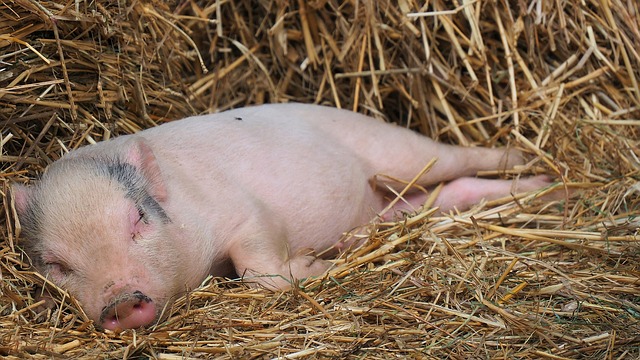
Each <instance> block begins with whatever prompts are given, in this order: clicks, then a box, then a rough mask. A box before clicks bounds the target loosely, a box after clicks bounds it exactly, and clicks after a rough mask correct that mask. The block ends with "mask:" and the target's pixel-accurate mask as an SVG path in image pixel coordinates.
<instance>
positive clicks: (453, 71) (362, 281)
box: [0, 0, 640, 359]
mask: <svg viewBox="0 0 640 360" xmlns="http://www.w3.org/2000/svg"><path fill="white" fill-rule="evenodd" d="M639 10H640V9H639V6H638V3H637V2H636V1H632V0H609V1H606V0H602V1H596V0H583V1H578V0H564V1H542V0H538V1H526V0H521V1H505V0H496V1H482V0H480V1H456V2H449V1H439V0H436V1H428V2H426V3H425V4H422V3H418V2H414V1H410V0H400V1H386V0H380V1H367V0H362V1H344V2H342V1H337V0H324V1H322V0H318V1H308V2H304V1H301V0H300V1H285V0H276V1H269V0H262V1H246V0H245V1H240V0H238V1H235V0H228V1H224V0H221V1H217V2H216V1H213V0H204V1H195V0H194V1H188V0H177V1H170V2H161V1H136V0H119V1H115V0H113V1H108V0H96V1H84V0H77V1H71V0H66V1H64V0H57V1H36V0H18V1H11V0H5V1H3V2H2V3H0V128H1V129H2V138H1V142H0V143H1V144H2V153H1V154H0V156H1V160H2V161H1V162H0V164H1V166H2V177H1V180H2V196H3V203H2V204H3V209H4V211H3V212H2V223H3V224H4V226H3V238H4V240H3V243H2V247H1V252H0V255H1V256H2V258H1V262H0V264H1V267H0V268H1V269H2V273H1V275H2V281H1V282H0V284H1V287H0V299H1V301H0V306H1V308H0V309H1V318H0V326H1V329H0V355H3V356H7V357H8V358H13V359H17V358H36V359H40V358H47V359H51V358H55V359H57V358H79V357H86V358H147V357H152V358H162V359H172V358H181V357H186V358H276V357H286V358H292V359H293V358H309V357H310V358H314V357H318V358H326V357H335V358H353V359H360V358H368V359H386V358H391V357H412V358H455V359H458V358H461V359H466V358H510V359H511V358H520V359H529V358H549V359H567V358H598V359H622V358H631V359H633V358H638V357H640V332H639V329H640V325H639V320H640V269H639V266H638V264H640V261H639V260H640V244H639V243H638V241H639V239H640V236H639V234H638V229H639V224H640V221H639V219H638V217H637V214H638V212H639V211H640V201H639V200H638V199H639V194H640V159H639V157H640V151H639V150H638V145H639V144H638V142H639V136H638V135H639V129H640V88H639V87H638V81H639V78H640V71H639V70H638V69H640V56H639V54H638V49H640V18H639V17H638V11H639ZM283 101H298V102H304V103H322V104H329V105H333V106H339V107H343V108H348V109H353V110H355V111H359V112H362V113H366V114H370V115H373V116H374V117H378V118H382V119H385V120H387V121H393V122H397V123H399V124H402V125H406V126H410V127H412V128H414V129H415V130H416V131H420V132H422V133H424V134H426V135H428V136H431V137H433V138H438V139H440V140H441V141H444V142H449V143H454V144H460V145H465V146H507V145H508V146H515V147H518V148H521V149H523V150H524V151H525V152H526V153H527V154H528V156H529V158H530V159H531V161H530V162H529V163H528V164H527V165H526V166H523V167H522V168H520V169H517V170H518V172H520V173H522V174H524V175H526V174H533V173H539V172H547V173H550V174H553V175H554V176H556V177H557V178H558V185H557V186H558V187H560V188H561V189H562V191H565V193H566V194H572V195H570V196H566V197H565V199H564V200H562V201H555V202H544V201H541V200H536V197H538V196H539V195H540V194H532V195H530V196H528V197H525V198H521V199H518V200H517V201H514V200H513V199H505V200H504V201H497V202H493V203H488V204H481V205H480V206H478V207H476V208H474V209H472V210H471V211H469V212H465V213H455V214H454V213H452V214H450V215H447V216H436V215H434V213H433V212H431V211H428V210H427V211H423V212H421V213H418V214H409V215H407V217H406V218H405V219H403V220H402V221H400V222H398V223H384V224H378V225H375V226H368V227H369V229H370V231H371V232H372V236H371V239H370V241H368V242H367V243H366V244H365V245H364V246H363V248H361V249H354V250H353V251H351V252H349V253H348V254H345V256H343V257H342V258H341V259H339V260H337V261H336V267H335V269H333V270H332V271H331V272H330V274H329V276H327V277H325V278H323V279H317V280H311V281H307V282H304V283H302V284H300V287H299V289H296V290H292V291H289V292H285V293H277V294H273V293H270V292H267V291H262V290H256V289H250V288H249V287H247V286H245V285H243V284H241V283H238V282H236V281H231V280H225V279H212V280H211V281H210V282H209V283H208V284H207V285H206V286H204V287H202V288H201V289H198V290H195V291H193V292H191V293H189V294H188V295H187V296H185V297H183V298H181V299H180V300H179V301H178V302H177V303H176V304H175V306H174V307H172V308H171V309H167V311H168V312H169V315H170V317H169V318H168V319H167V320H166V321H164V322H162V323H159V324H158V325H157V326H155V327H153V328H151V329H148V330H138V331H125V332H122V333H117V334H116V333H109V332H107V333H104V332H97V331H96V330H95V329H94V327H93V325H92V324H91V323H90V322H89V321H87V320H86V318H85V316H84V315H83V313H82V311H81V308H80V307H79V306H78V304H77V303H76V302H75V301H74V300H73V299H72V298H69V297H68V295H66V294H65V293H64V291H62V290H57V289H55V288H54V287H53V286H52V285H51V284H47V285H46V286H47V288H49V289H50V290H51V291H53V292H54V294H55V299H56V301H57V302H58V304H57V306H56V307H54V308H53V309H50V310H42V309H41V308H40V307H39V305H40V304H39V303H38V302H37V301H36V300H34V294H33V289H34V288H35V287H36V286H37V285H43V284H44V283H45V280H44V279H42V278H41V277H40V276H39V275H37V274H36V273H34V272H32V270H31V269H30V268H29V266H28V261H27V260H26V259H25V257H24V256H23V255H22V254H21V252H20V250H19V245H20V239H19V237H17V233H18V228H17V223H16V222H15V212H14V209H13V207H12V205H11V202H10V201H9V200H8V198H7V196H8V188H9V186H8V184H9V182H10V181H17V182H25V181H27V180H28V179H32V178H34V177H36V175H37V174H38V173H39V172H41V171H42V170H43V169H44V167H45V166H46V165H47V164H49V163H50V162H52V161H54V160H55V159H57V158H59V157H60V156H61V155H62V154H63V153H64V152H66V151H67V149H72V148H75V147H78V146H81V145H84V144H87V143H92V142H96V141H101V140H104V139H107V138H109V137H111V136H114V135H117V134H123V133H131V132H135V131H137V130H140V129H142V128H147V127H150V126H153V125H155V124H158V123H162V122H165V121H170V120H173V119H177V118H181V117H184V116H186V115H192V114H199V113H206V112H211V111H218V110H224V109H228V108H231V107H238V106H243V105H246V104H254V103H264V102H283ZM372 141H373V139H372ZM417 156H418V155H417ZM486 175H491V176H496V175H497V176H516V174H515V173H511V174H486ZM570 189H573V192H572V193H569V192H568V190H570ZM365 226H367V225H365Z"/></svg>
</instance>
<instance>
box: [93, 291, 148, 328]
mask: <svg viewBox="0 0 640 360" xmlns="http://www.w3.org/2000/svg"><path fill="white" fill-rule="evenodd" d="M155 319H156V305H155V304H154V302H153V300H152V299H151V298H150V297H148V296H146V295H145V294H143V293H141V292H140V291H135V292H134V293H129V294H122V295H120V296H118V298H117V299H116V300H115V301H114V302H112V303H111V304H110V305H109V306H107V307H105V308H104V309H103V310H102V315H100V325H101V326H102V327H103V328H104V329H109V330H115V329H117V328H120V329H135V328H139V327H142V326H146V325H149V324H151V323H153V321H154V320H155Z"/></svg>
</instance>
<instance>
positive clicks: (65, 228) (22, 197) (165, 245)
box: [13, 139, 189, 329]
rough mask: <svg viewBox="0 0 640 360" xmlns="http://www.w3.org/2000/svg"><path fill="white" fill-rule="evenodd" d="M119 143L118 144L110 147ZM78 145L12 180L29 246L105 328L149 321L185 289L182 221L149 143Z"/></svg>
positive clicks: (45, 269) (51, 274) (33, 255)
mask: <svg viewBox="0 0 640 360" xmlns="http://www.w3.org/2000/svg"><path fill="white" fill-rule="evenodd" d="M113 148H115V147H113ZM84 150H85V149H81V150H80V151H79V152H78V153H77V154H76V153H70V154H69V156H66V157H65V158H63V159H61V160H59V161H57V162H55V163H54V164H52V165H51V166H50V167H49V168H48V169H47V171H46V172H45V174H44V175H43V176H42V178H41V179H40V181H39V182H37V184H36V185H34V186H30V187H26V186H20V185H14V186H13V193H14V198H15V203H16V208H17V210H18V215H19V218H20V221H21V224H22V229H23V237H24V238H25V243H24V246H23V247H24V249H25V251H26V253H27V254H28V255H29V257H30V258H31V261H32V262H33V264H34V265H35V267H36V268H37V269H38V270H39V271H41V272H42V273H44V274H45V276H47V277H48V278H49V279H50V280H51V281H53V282H54V283H56V284H57V285H59V286H60V287H62V288H65V289H67V290H68V291H69V292H70V293H71V294H72V295H74V296H75V297H76V298H77V299H78V300H80V302H81V303H82V304H83V308H84V310H85V312H86V314H87V315H88V316H89V317H90V318H91V319H93V320H94V321H95V322H96V324H97V325H98V326H99V327H103V328H106V329H115V328H123V329H124V328H136V327H141V326H145V325H149V324H152V323H153V322H154V321H155V320H156V319H157V318H158V315H159V313H160V312H161V311H162V310H163V307H164V305H165V304H167V302H168V301H169V300H170V299H171V297H172V296H174V295H176V294H178V293H180V292H183V291H184V290H185V287H186V286H187V284H185V282H184V279H185V278H189V275H188V274H181V273H180V271H179V269H182V268H184V266H180V264H178V263H179V262H183V261H187V262H188V259H184V258H180V257H179V254H181V253H183V252H182V251H180V249H176V247H178V246H179V245H178V244H176V243H180V242H179V241H177V242H176V239H179V238H180V233H179V231H180V230H179V227H178V226H177V225H176V224H173V223H172V219H171V214H168V213H167V212H165V210H164V207H163V204H164V203H165V201H166V197H167V192H166V189H165V185H164V183H163V180H162V176H161V173H160V169H159V167H158V164H157V162H156V159H155V157H154V155H153V152H152V151H151V149H150V148H149V147H148V146H147V145H146V144H145V142H144V141H143V140H140V139H130V140H128V141H126V142H124V144H122V146H120V147H119V148H118V150H117V151H113V153H109V154H108V155H100V156H98V155H95V154H94V152H91V151H84Z"/></svg>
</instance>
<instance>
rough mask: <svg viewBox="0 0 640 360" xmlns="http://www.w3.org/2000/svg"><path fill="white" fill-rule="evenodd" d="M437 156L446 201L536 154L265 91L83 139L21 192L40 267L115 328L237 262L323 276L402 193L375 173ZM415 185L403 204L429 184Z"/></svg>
mask: <svg viewBox="0 0 640 360" xmlns="http://www.w3.org/2000/svg"><path fill="white" fill-rule="evenodd" d="M434 157H437V158H438V159H439V160H438V162H437V163H436V165H435V166H434V167H433V168H432V169H431V170H430V171H429V172H428V173H427V174H425V175H424V176H423V177H422V178H421V179H420V180H419V181H418V183H419V185H421V186H424V187H429V186H433V185H437V184H438V183H440V182H445V181H450V182H449V183H448V184H447V185H445V186H444V188H443V190H442V193H441V194H440V196H439V198H438V199H437V200H436V205H438V206H440V208H441V209H442V210H443V211H447V210H449V209H452V208H453V207H458V208H459V209H461V210H462V209H464V208H468V207H469V206H471V205H472V204H474V203H476V202H478V201H480V200H481V199H483V198H485V199H488V200H490V199H494V198H497V197H503V196H507V195H509V194H510V193H511V192H512V185H513V184H512V182H511V181H506V180H486V179H475V178H473V177H472V176H474V175H475V174H476V173H477V172H478V171H482V170H499V169H506V168H511V167H513V166H514V165H517V164H521V163H522V162H523V160H522V158H521V156H520V154H519V153H518V152H516V151H504V150H500V149H486V148H462V147H454V146H449V145H443V144H438V143H436V142H434V141H432V140H430V139H428V138H426V137H423V136H421V135H419V134H416V133H414V132H411V131H409V130H406V129H403V128H400V127H396V126H393V125H389V124H385V123H382V122H379V121H376V120H374V119H370V118H367V117H365V116H363V115H360V114H356V113H352V112H348V111H343V110H337V109H333V108H328V107H321V106H312V105H300V104H288V105H264V106H258V107H249V108H242V109H237V110H232V111H228V112H224V113H220V114H214V115H205V116H199V117H193V118H189V119H185V120H182V121H176V122H172V123H169V124H165V125H162V126H159V127H157V128H154V129H149V130H146V131H143V132H140V133H138V134H136V135H132V136H122V137H119V138H116V139H114V140H111V141H108V142H103V143H100V144H97V145H92V146H87V147H84V148H81V149H78V150H75V151H73V152H71V153H69V154H68V155H66V156H65V157H64V158H63V159H61V160H59V161H57V162H56V163H54V164H53V165H51V166H50V167H49V168H48V170H47V172H46V173H45V174H44V175H43V177H42V179H41V180H40V181H39V182H37V184H36V185H35V186H32V187H25V186H19V185H15V186H14V187H13V193H14V196H15V200H16V207H17V210H18V213H19V216H20V220H21V222H22V225H23V234H24V236H25V238H26V240H27V241H26V243H25V250H26V251H27V253H28V254H29V256H30V258H31V259H32V261H33V263H34V265H35V266H36V267H37V268H38V269H39V270H41V271H42V272H43V273H45V274H47V276H49V277H50V278H51V279H52V280H53V281H54V282H56V283H57V284H59V285H60V286H62V287H65V288H66V289H68V290H69V291H70V292H71V293H72V294H73V295H74V296H75V297H76V298H77V299H78V300H79V301H80V302H81V303H82V304H83V307H84V310H85V312H86V313H87V315H88V316H89V317H90V318H91V319H93V320H94V321H95V322H96V323H97V324H98V325H99V326H100V327H102V328H105V329H116V328H123V329H124V328H137V327H141V326H147V325H150V324H153V323H154V322H156V321H157V320H158V319H159V318H160V315H161V312H162V311H163V310H164V308H165V307H166V306H167V305H168V304H170V303H171V302H172V301H173V299H174V298H175V297H176V296H179V295H180V294H182V293H184V292H185V291H186V290H188V289H193V288H196V287H197V286H199V285H200V283H201V282H202V280H203V279H204V278H205V277H206V276H207V275H209V274H212V275H215V276H227V275H230V274H233V273H234V271H235V273H236V274H238V275H240V276H242V277H243V278H244V279H245V280H246V281H250V282H252V283H256V284H258V285H260V286H263V287H266V288H269V289H274V290H277V289H284V288H287V287H289V286H290V284H291V281H292V280H293V279H302V278H306V277H309V276H317V275H320V274H322V273H323V272H324V271H326V269H327V268H328V266H329V263H328V262H327V261H324V260H322V259H317V258H315V257H314V256H313V255H312V254H310V253H309V251H311V252H315V253H321V252H323V251H324V250H327V249H329V248H332V247H333V246H334V245H335V244H336V243H337V241H338V240H339V239H340V237H341V235H342V234H343V232H345V231H349V230H351V229H353V228H354V227H356V226H359V225H362V224H365V223H367V222H368V221H370V220H371V219H374V218H375V217H376V214H378V213H379V212H380V211H381V210H382V209H384V207H385V206H386V204H387V200H386V199H388V198H389V194H388V193H384V192H383V191H381V190H380V189H381V187H379V186H378V187H376V190H374V188H372V186H370V183H371V180H372V179H373V178H374V177H375V176H376V175H380V174H384V175H389V176H392V177H394V178H399V179H406V180H408V179H411V178H413V177H414V176H415V174H417V173H418V172H419V171H420V170H422V168H423V167H424V166H425V164H426V163H428V162H429V161H430V160H431V159H432V158H434ZM548 183H549V181H548V179H547V178H543V177H532V178H525V179H522V180H520V181H519V182H518V184H517V185H518V189H519V190H521V191H529V190H534V189H537V188H540V187H543V186H545V185H547V184H548ZM400 188H401V186H398V188H397V189H395V190H400ZM407 199H408V200H409V201H410V202H411V204H410V206H408V205H406V204H403V203H402V202H400V203H398V205H397V206H396V207H395V208H393V209H391V213H393V212H395V211H397V210H404V209H407V208H415V209H417V208H419V207H420V205H421V203H422V202H423V201H424V199H425V196H424V195H421V194H419V193H415V194H413V195H411V194H410V195H408V196H407Z"/></svg>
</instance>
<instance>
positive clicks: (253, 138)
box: [136, 104, 382, 250]
mask: <svg viewBox="0 0 640 360" xmlns="http://www.w3.org/2000/svg"><path fill="white" fill-rule="evenodd" d="M354 116H355V119H354ZM363 121H365V122H369V121H374V120H371V119H365V118H364V117H362V116H361V115H358V114H355V113H351V112H347V111H342V110H337V109H332V108H327V107H319V106H309V105H300V104H290V105H289V104H283V105H263V106H255V107H248V108H241V109H237V110H231V111H227V112H223V113H218V114H212V115H205V116H198V117H192V118H187V119H184V120H181V121H175V122H172V123H168V124H165V125H162V126H159V127H157V128H153V129H149V130H146V131H143V132H141V133H139V135H136V136H141V137H144V138H145V139H146V140H147V141H148V143H149V144H150V146H151V147H152V149H153V151H154V153H155V154H156V157H157V159H158V163H159V165H160V167H161V169H162V172H163V176H165V177H167V182H168V184H169V185H170V186H169V193H170V195H171V194H174V195H173V196H174V198H175V197H184V191H185V188H188V189H189V192H190V193H192V194H198V195H197V196H195V197H194V198H193V199H191V200H190V201H191V202H193V203H196V205H195V206H196V208H199V209H200V210H198V211H200V212H206V211H209V210H211V211H221V210H220V209H219V207H220V206H221V205H227V206H229V207H230V209H228V210H225V211H235V210H234V209H233V207H234V206H235V207H236V209H241V208H242V205H243V204H219V203H217V201H219V199H220V198H225V196H227V195H229V194H233V193H234V192H235V193H236V194H237V197H244V196H245V195H247V194H248V195H249V196H250V197H251V198H252V199H253V200H256V201H257V202H259V203H261V204H263V205H264V206H265V207H266V208H267V211H269V212H272V213H273V215H274V219H279V220H278V221H282V222H283V223H285V224H287V233H288V236H289V237H296V238H297V239H296V240H295V242H292V244H291V246H292V250H296V249H299V248H306V247H313V248H316V249H317V250H323V249H324V248H326V247H327V246H330V245H331V244H333V243H334V242H335V241H336V240H337V239H338V238H339V237H340V235H341V233H342V232H343V231H345V230H348V229H350V228H352V227H354V226H357V225H361V224H363V223H366V222H367V221H369V220H370V219H371V218H372V217H373V216H374V215H375V212H376V211H379V210H380V209H379V207H380V204H381V202H382V199H381V198H379V197H378V196H377V195H376V194H375V193H374V192H373V191H372V189H371V188H370V186H369V185H368V180H369V178H370V177H371V176H372V175H373V170H372V169H371V166H370V165H369V164H368V163H367V162H366V161H365V160H363V159H362V158H361V157H360V156H359V155H358V154H357V153H356V152H355V151H353V148H352V147H351V146H350V145H349V144H345V139H344V138H340V137H339V136H336V134H337V132H339V131H340V128H344V129H345V130H344V133H345V137H347V141H350V142H353V140H351V139H348V136H356V137H358V134H357V133H355V134H354V132H357V131H358V128H361V127H362V125H364V124H365V123H364V122H363ZM347 134H348V135H347ZM360 135H366V134H360ZM222 191H224V194H223V193H221V192H222ZM199 201H202V204H201V206H200V207H199V206H198V205H197V203H198V202H199ZM239 201H240V200H239ZM237 211H239V214H240V215H239V216H244V214H243V210H237ZM212 216H215V214H212ZM246 216H251V214H246ZM238 221H241V219H238ZM327 234H329V236H327Z"/></svg>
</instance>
